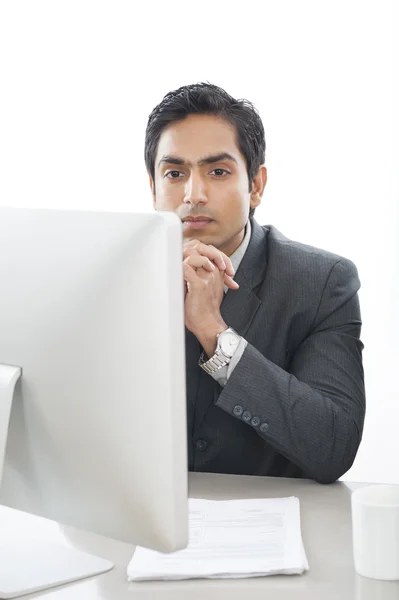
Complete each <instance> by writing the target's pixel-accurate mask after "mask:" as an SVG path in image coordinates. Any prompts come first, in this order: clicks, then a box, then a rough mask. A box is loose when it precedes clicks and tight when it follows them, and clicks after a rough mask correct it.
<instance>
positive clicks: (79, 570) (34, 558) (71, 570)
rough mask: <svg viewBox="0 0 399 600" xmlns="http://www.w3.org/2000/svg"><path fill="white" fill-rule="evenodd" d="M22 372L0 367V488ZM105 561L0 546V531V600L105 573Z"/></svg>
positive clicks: (65, 551) (62, 549)
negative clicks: (12, 407)
mask: <svg viewBox="0 0 399 600" xmlns="http://www.w3.org/2000/svg"><path fill="white" fill-rule="evenodd" d="M21 374H22V369H21V368H20V367H13V366H9V365H0V486H1V482H2V477H3V467H4V458H5V450H6V444H7V435H8V427H9V423H10V415H11V405H12V401H13V397H14V389H15V384H16V383H17V381H18V379H19V378H20V377H21ZM113 566H114V565H113V564H112V563H111V562H110V561H109V560H105V559H103V558H98V557H97V556H93V555H91V554H86V553H85V552H81V551H80V550H75V549H73V548H69V547H67V546H62V545H58V544H53V543H46V542H38V543H36V542H35V543H33V544H32V543H29V546H28V544H24V543H21V542H18V543H14V544H13V543H10V542H8V541H7V542H6V543H3V541H2V540H1V529H0V598H2V599H3V598H18V597H20V596H23V595H25V594H31V593H33V592H39V591H41V590H46V589H48V588H52V587H55V586H58V585H62V584H65V583H71V582H72V581H78V580H80V579H85V578H87V577H92V576H93V575H99V574H100V573H105V572H106V571H110V570H111V569H112V568H113Z"/></svg>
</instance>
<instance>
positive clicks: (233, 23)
mask: <svg viewBox="0 0 399 600" xmlns="http://www.w3.org/2000/svg"><path fill="white" fill-rule="evenodd" d="M393 5H395V7H394V8H393ZM393 10H395V13H396V14H395V15H394V14H393ZM395 19H396V20H395ZM398 29H399V20H398V8H397V3H396V2H395V1H393V2H389V1H387V0H375V1H371V0H369V1H367V0H363V1H362V2H361V1H355V0H336V1H335V2H327V1H323V0H314V1H310V0H301V1H298V0H292V1H284V0H274V1H268V2H265V1H264V0H263V1H262V2H259V0H245V2H241V3H239V4H236V3H234V2H231V1H230V2H225V1H222V0H218V1H215V0H214V1H212V2H209V1H202V2H198V3H193V2H190V1H187V0H185V1H183V2H181V1H174V2H170V3H168V2H166V1H165V0H164V1H163V2H160V1H158V0H152V2H146V3H144V6H141V3H140V2H137V3H136V2H133V0H132V1H129V2H123V1H117V0H116V1H111V0H110V1H108V2H104V1H96V2H90V1H85V0H79V1H71V0H69V1H57V0H51V1H48V2H43V1H41V0H35V1H28V2H21V1H18V0H12V1H11V0H3V1H2V2H1V4H0V61H1V63H0V91H1V93H0V204H1V205H3V206H27V207H48V208H67V209H76V208H77V209H105V210H117V211H132V210H133V211H146V210H151V209H152V205H151V197H150V194H149V189H148V184H147V175H146V172H145V169H144V160H143V141H144V130H145V125H146V120H147V117H148V114H149V112H150V111H151V110H152V108H153V107H154V106H155V104H157V103H158V102H159V101H160V100H161V99H162V97H163V95H164V94H165V93H167V92H168V91H170V90H172V89H175V88H177V87H179V86H181V85H184V84H188V83H194V82H197V81H200V80H208V81H211V82H212V83H215V84H217V85H220V86H222V87H224V88H225V89H226V90H227V91H228V92H229V93H231V94H232V95H233V96H236V97H245V98H248V99H249V100H252V101H253V102H254V103H255V105H256V106H257V108H258V109H259V111H260V114H261V116H262V119H263V121H264V125H265V129H266V142H267V159H266V163H267V167H268V173H269V182H268V185H267V188H266V193H265V196H264V201H263V205H262V206H261V208H260V209H258V210H257V219H258V221H259V222H260V223H262V224H266V223H273V224H274V225H275V226H277V227H278V228H279V229H280V230H281V231H282V232H283V233H285V234H286V235H288V236H289V237H292V238H294V239H297V240H299V241H303V242H305V243H309V244H313V245H316V246H320V247H324V248H326V249H328V250H332V251H334V252H337V253H340V254H342V255H344V256H347V257H349V258H351V259H352V260H353V261H354V262H355V263H356V265H357V267H358V270H359V274H360V278H361V282H362V289H361V305H362V314H363V322H364V326H363V341H364V344H365V352H364V366H365V372H366V385H367V418H366V424H365V429H364V436H363V442H362V445H361V447H360V450H359V453H358V456H357V459H356V462H355V464H354V466H353V468H352V469H351V471H350V472H349V473H347V474H346V475H345V477H344V479H347V480H354V481H378V482H384V481H385V482H395V483H399V391H398V385H397V372H398V369H399V351H398V338H399V245H398V241H397V237H398V235H397V232H398V230H399V216H398V209H397V206H398V195H399V185H398V170H399V145H398V135H399V126H398V117H397V109H396V114H395V115H394V114H393V113H394V111H393V107H394V106H395V105H396V106H399V94H398V87H397V80H396V81H395V82H394V81H393V74H394V71H395V76H396V72H397V71H398V70H399V66H398V65H399V61H398V59H397V58H396V57H395V55H394V47H393V45H394V40H393V32H394V30H396V34H397V31H398ZM398 55H399V48H398V47H397V48H396V56H398ZM71 243H73V241H72V240H71Z"/></svg>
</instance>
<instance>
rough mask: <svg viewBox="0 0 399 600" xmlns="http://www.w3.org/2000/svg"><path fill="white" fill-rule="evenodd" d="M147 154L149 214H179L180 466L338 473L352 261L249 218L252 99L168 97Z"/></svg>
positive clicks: (260, 186)
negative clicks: (184, 448)
mask: <svg viewBox="0 0 399 600" xmlns="http://www.w3.org/2000/svg"><path fill="white" fill-rule="evenodd" d="M145 161H146V167H147V171H148V173H149V176H150V185H151V190H152V195H153V201H154V207H155V209H156V210H160V211H164V210H166V211H174V212H175V213H176V214H177V215H178V216H179V217H180V218H181V220H182V222H183V232H184V256H183V259H184V260H183V267H184V269H183V271H184V280H185V324H186V363H187V427H188V450H189V469H190V470H195V471H208V472H219V473H236V474H248V475H270V476H283V477H307V478H313V479H315V480H316V481H318V482H321V483H330V482H333V481H335V480H337V479H338V478H339V477H340V476H342V475H343V473H345V472H346V471H347V470H348V469H349V468H350V467H351V465H352V463H353V460H354V458H355V456H356V453H357V450H358V447H359V444H360V441H361V437H362V431H363V422H364V416H365V392H364V379H363V368H362V349H363V344H362V342H361V341H360V339H359V337H360V330H361V319H360V309H359V301H358V295H357V292H358V289H359V287H360V283H359V279H358V275H357V271H356V267H355V266H354V264H353V263H352V262H350V261H349V260H347V259H344V258H341V257H340V256H336V255H334V254H331V253H329V252H325V251H323V250H319V249H316V248H312V247H310V246H306V245H304V244H300V243H297V242H293V241H291V240H289V239H287V238H286V237H284V236H283V235H282V234H281V233H280V232H279V231H277V229H276V228H275V227H273V226H265V227H261V226H260V225H259V224H258V223H257V222H256V221H255V219H254V217H253V214H254V211H255V208H256V207H257V206H259V204H260V202H261V198H262V195H263V191H264V189H265V185H266V180H267V172H266V168H265V166H264V162H265V139H264V128H263V125H262V122H261V119H260V117H259V115H258V113H257V111H256V110H255V108H254V107H253V105H252V104H251V103H250V102H248V101H238V100H235V99H234V98H232V97H231V96H230V95H229V94H227V93H226V92H225V91H224V90H222V89H221V88H218V87H217V86H214V85H210V84H205V83H200V84H196V85H189V86H186V87H182V88H180V89H178V90H176V91H173V92H170V93H169V94H167V95H166V96H165V97H164V99H163V100H162V102H161V103H160V104H159V105H158V106H157V107H156V108H155V109H154V110H153V111H152V113H151V115H150V117H149V120H148V124H147V130H146V139H145Z"/></svg>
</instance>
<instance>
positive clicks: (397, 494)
mask: <svg viewBox="0 0 399 600" xmlns="http://www.w3.org/2000/svg"><path fill="white" fill-rule="evenodd" d="M351 504H352V539H353V557H354V561H355V569H356V571H357V573H359V575H363V576H364V577H369V578H371V579H385V580H399V485H371V486H367V487H364V488H360V489H358V490H355V491H354V492H353V493H352V498H351Z"/></svg>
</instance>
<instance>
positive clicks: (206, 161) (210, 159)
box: [158, 152, 237, 167]
mask: <svg viewBox="0 0 399 600" xmlns="http://www.w3.org/2000/svg"><path fill="white" fill-rule="evenodd" d="M222 160H231V161H233V162H235V163H237V160H236V159H235V158H234V156H232V155H231V154H229V153H228V152H221V153H220V154H214V155H211V156H205V157H204V158H201V159H200V160H199V161H197V165H198V166H200V167H202V166H204V165H212V164H213V163H216V162H220V161H222ZM165 163H167V164H169V165H188V166H191V163H190V162H186V161H185V160H184V159H183V158H179V157H178V156H168V155H165V156H162V158H161V160H160V161H159V163H158V167H160V166H161V165H162V164H165Z"/></svg>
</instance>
